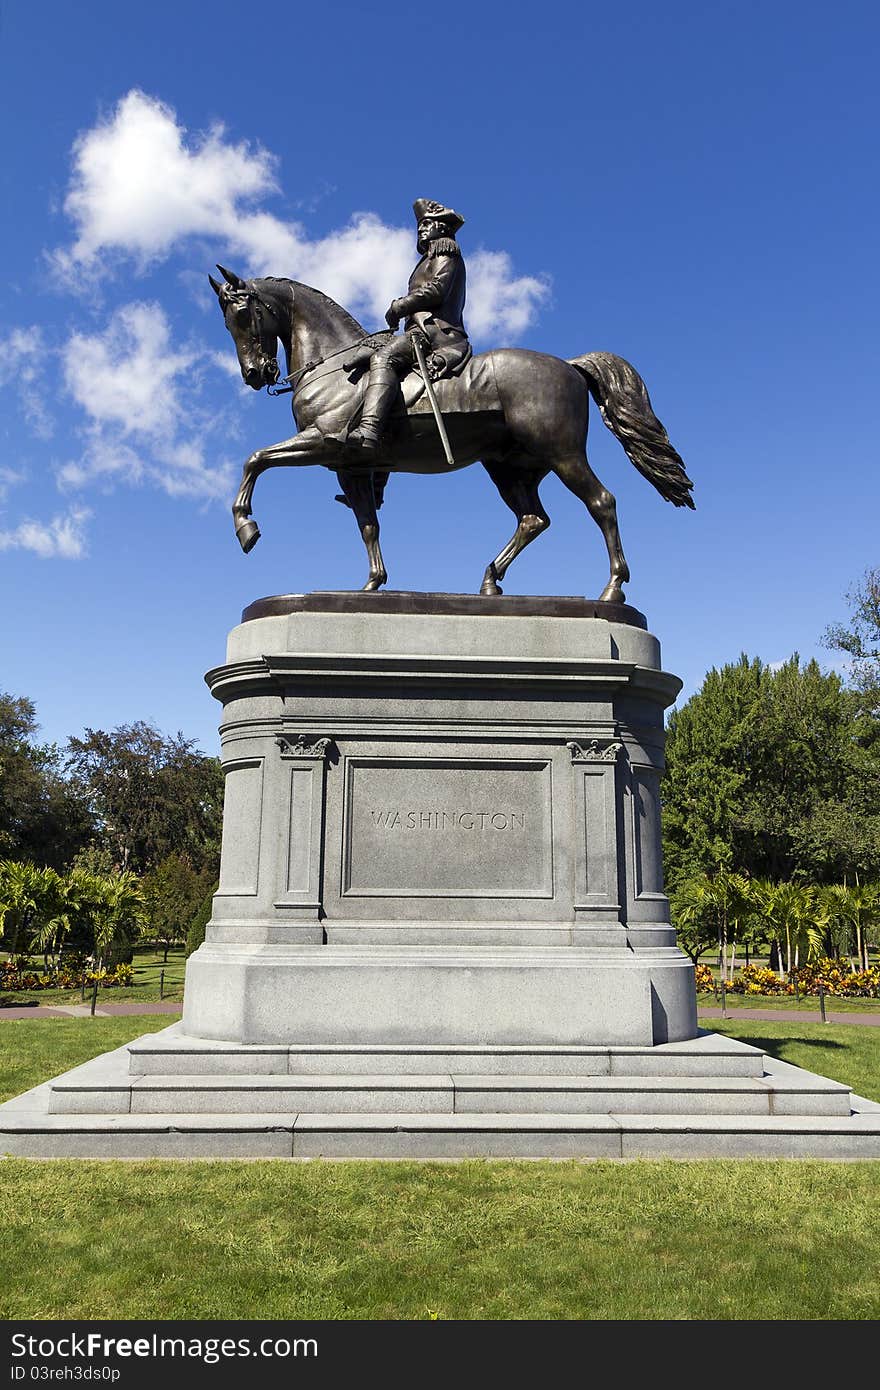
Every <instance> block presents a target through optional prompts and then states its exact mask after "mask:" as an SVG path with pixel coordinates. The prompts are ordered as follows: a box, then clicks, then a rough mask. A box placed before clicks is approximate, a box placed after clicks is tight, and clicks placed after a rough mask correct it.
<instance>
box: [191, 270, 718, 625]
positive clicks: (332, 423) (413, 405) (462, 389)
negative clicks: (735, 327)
mask: <svg viewBox="0 0 880 1390" xmlns="http://www.w3.org/2000/svg"><path fill="white" fill-rule="evenodd" d="M218 269H219V270H220V272H221V274H222V275H223V277H224V280H225V283H224V284H222V285H221V284H219V283H218V282H217V281H216V280H215V279H214V278H213V277H211V276H209V279H210V280H211V285H212V287H213V289H214V291H215V293H216V295H217V298H218V300H219V303H220V308H221V310H222V311H223V317H224V319H225V322H226V327H227V328H228V329H229V332H230V333H231V334H232V337H233V339H234V341H235V346H236V350H237V352H238V361H239V365H240V367H241V374H242V377H243V378H244V380H245V382H246V383H247V384H248V386H252V387H253V388H254V390H257V391H258V390H260V389H261V388H262V387H263V386H275V385H276V384H277V383H278V382H279V380H280V375H281V374H280V370H279V367H278V360H277V350H278V340H279V339H280V341H281V343H282V345H283V347H284V353H285V357H286V359H287V371H288V374H289V376H288V378H287V379H288V380H290V381H291V382H292V383H293V394H292V400H291V405H292V409H293V416H294V420H295V422H296V425H297V429H298V431H299V432H298V433H297V434H295V435H294V436H293V437H292V438H291V439H284V440H282V441H281V442H280V443H279V444H270V445H269V447H268V448H266V449H258V450H257V451H256V453H254V454H251V456H250V458H249V459H248V460H247V462H246V464H245V466H244V472H243V474H242V480H241V487H240V488H239V491H238V496H237V497H236V499H235V503H234V505H233V508H232V515H233V519H234V521H235V527H236V534H237V535H238V539H239V542H240V543H241V547H242V549H243V550H244V551H245V553H247V552H248V551H249V550H251V549H252V547H253V546H254V545H255V544H256V542H257V541H258V540H259V537H260V532H259V528H258V527H257V524H256V522H255V521H253V520H251V519H250V517H251V502H252V500H253V492H254V484H255V483H256V480H257V478H258V477H259V476H260V474H261V473H262V472H263V471H264V470H265V469H267V468H277V467H279V466H283V465H287V464H290V465H295V466H300V465H306V464H307V465H312V464H319V465H321V466H322V467H324V468H329V469H330V470H331V471H333V472H335V473H336V476H337V478H338V479H339V483H340V486H341V488H342V493H343V496H342V497H341V498H340V501H343V500H344V501H346V502H347V503H348V505H349V506H350V507H351V508H352V510H353V512H354V514H355V516H356V518H357V523H358V526H359V528H360V533H361V538H362V540H363V542H364V545H365V546H366V550H367V556H368V559H369V564H370V573H369V578H368V580H367V583H366V584H365V585H364V588H365V589H378V588H380V586H381V585H382V584H384V583H385V581H386V580H387V578H388V576H387V573H386V570H385V565H384V563H383V561H382V552H381V550H380V549H379V521H378V516H377V509H378V507H379V506H381V502H382V494H383V492H384V487H385V483H386V482H387V479H388V476H389V474H391V473H446V472H448V471H449V465H448V464H447V461H446V458H445V456H444V452H443V449H442V447H441V441H440V437H439V434H438V431H437V426H436V423H435V420H434V418H433V415H432V414H431V412H430V409H429V404H428V402H427V400H426V399H425V397H424V396H423V397H422V398H421V399H419V400H413V393H414V391H415V390H417V389H418V388H419V387H420V386H421V382H420V381H419V378H418V377H417V376H414V377H413V378H408V379H407V381H406V382H404V385H403V391H402V395H401V399H400V401H399V402H398V406H397V408H396V410H395V411H394V412H393V414H392V421H391V428H390V430H389V432H388V434H387V436H386V439H385V442H384V443H383V447H382V449H381V450H380V452H379V454H378V456H377V457H376V459H375V461H374V462H371V464H370V466H369V467H366V466H365V465H364V464H363V462H360V463H359V462H358V461H357V460H355V459H354V458H353V457H352V454H351V452H350V451H347V449H346V435H347V431H348V429H349V427H350V426H351V425H352V424H353V423H354V422H355V421H356V420H357V415H358V406H359V401H360V398H361V396H362V394H363V369H364V365H365V363H366V361H367V360H368V358H369V354H370V352H371V350H372V349H373V348H374V347H375V346H377V345H378V342H379V341H381V334H377V335H373V336H370V335H368V334H365V332H364V330H363V328H362V327H361V325H360V324H359V323H357V321H356V320H355V319H353V318H352V317H351V315H350V314H348V313H346V311H345V310H344V309H341V308H340V307H339V305H338V304H335V303H334V301H333V300H332V299H329V298H328V297H327V296H326V295H324V294H322V293H321V292H320V291H319V290H315V289H311V288H310V287H309V286H308V285H301V284H299V283H298V282H297V281H296V280H285V279H280V278H275V277H271V276H270V277H267V278H265V279H256V280H243V279H241V277H240V276H238V275H236V274H234V273H233V272H232V271H228V270H225V269H224V267H223V266H219V267H218ZM434 390H435V393H436V397H437V402H438V404H439V406H440V408H441V410H442V412H443V418H444V420H445V422H446V427H447V430H448V434H449V439H450V442H451V445H452V452H453V455H454V458H455V463H454V464H453V465H452V466H453V467H455V468H464V467H467V466H468V465H469V464H472V463H477V462H478V461H481V462H482V464H483V467H484V468H485V469H486V472H487V473H488V474H489V477H490V478H491V479H492V481H493V483H494V484H495V486H496V487H497V489H498V491H499V492H500V494H501V497H502V499H503V500H504V501H505V502H506V503H507V505H508V507H510V509H511V511H512V512H513V513H514V515H515V516H516V519H517V527H516V531H515V532H514V534H513V535H512V536H511V538H510V540H509V541H508V542H507V544H506V545H505V546H504V548H503V549H502V550H501V552H500V553H499V554H498V555H496V557H495V559H494V560H492V561H490V563H489V565H488V566H487V568H486V572H485V574H484V576H483V582H482V586H481V589H480V592H481V593H483V594H500V593H501V588H500V586H499V580H501V579H503V578H504V575H505V573H506V572H507V569H508V567H509V565H510V564H511V562H512V561H513V560H514V559H515V558H516V556H517V555H518V554H519V553H520V551H521V550H523V549H524V548H525V546H527V545H528V544H529V543H530V542H531V541H533V540H534V539H535V537H536V536H538V535H540V533H541V532H542V531H545V530H546V529H547V527H548V526H549V525H550V518H549V517H548V515H547V513H546V512H545V510H544V508H543V506H542V505H541V501H540V498H539V497H538V486H539V484H540V483H541V481H542V479H543V478H545V477H546V476H547V474H548V473H550V472H553V473H555V474H556V476H557V477H558V478H561V480H562V482H563V483H565V486H566V487H567V488H569V489H570V491H571V492H573V493H574V495H575V497H579V498H580V500H581V501H582V502H583V503H584V505H585V506H586V508H587V510H588V511H589V513H590V516H591V517H592V518H593V520H594V521H595V522H596V523H597V525H598V526H599V527H600V528H601V531H602V534H603V536H604V537H605V544H606V546H607V548H608V558H609V561H610V575H609V579H608V583H607V584H606V585H605V588H604V589H603V590H602V593H601V594H600V596H599V598H600V601H604V602H609V603H622V602H623V601H624V593H623V585H624V584H625V583H626V582H627V580H628V579H629V567H628V565H627V563H626V559H625V557H624V553H623V548H622V546H621V543H620V535H619V532H618V529H617V509H616V506H615V501H614V497H613V496H612V494H611V493H610V492H609V491H608V489H607V488H605V487H604V486H603V485H602V483H601V482H600V481H599V479H598V478H597V477H596V475H595V473H594V472H593V471H592V469H591V468H590V465H589V463H588V462H587V455H586V439H587V416H588V410H589V395H590V394H592V396H593V398H594V400H595V401H596V403H597V405H598V407H599V410H600V411H601V414H602V419H603V420H604V421H605V424H606V425H607V426H608V428H609V429H610V430H611V431H612V433H613V434H614V435H616V437H617V438H618V439H619V440H620V442H621V444H622V445H623V447H624V449H625V450H626V452H627V454H628V455H629V458H630V459H631V461H632V462H633V463H634V464H635V466H636V468H637V469H638V470H639V472H640V473H641V474H642V475H643V476H644V477H646V478H647V479H648V481H649V482H651V483H653V485H654V487H655V488H656V489H657V491H658V492H659V493H660V494H661V496H663V497H665V498H666V500H667V501H668V502H672V503H673V504H674V505H675V506H677V507H693V505H694V504H693V501H692V500H691V495H690V494H691V488H692V486H693V485H692V483H691V481H690V479H689V478H688V476H687V473H686V471H685V468H684V464H683V463H682V460H681V458H680V457H679V455H678V454H677V453H676V451H675V449H674V448H673V447H672V445H671V444H670V443H669V439H668V436H667V434H666V431H665V429H664V428H663V426H662V424H661V423H660V421H659V420H658V419H657V417H656V415H655V414H654V412H653V410H652V408H651V402H650V399H649V397H648V392H647V389H646V387H645V384H644V382H643V381H642V379H641V377H640V376H639V374H638V372H637V371H636V370H635V368H634V367H631V366H630V364H629V363H628V362H625V361H624V359H623V358H622V357H615V356H614V355H613V354H612V353H609V352H591V353H587V354H586V355H585V356H583V357H575V358H571V359H570V360H569V361H563V360H562V359H561V358H558V357H550V356H548V355H546V354H545V353H541V352H530V351H526V350H523V349H519V348H502V349H498V350H494V351H492V352H487V353H482V354H480V355H478V356H475V357H473V358H472V359H471V361H470V362H469V363H468V364H467V366H466V367H465V369H464V370H463V371H462V372H461V373H460V374H459V375H458V376H455V377H452V378H450V379H446V380H441V381H438V382H436V383H435V385H434Z"/></svg>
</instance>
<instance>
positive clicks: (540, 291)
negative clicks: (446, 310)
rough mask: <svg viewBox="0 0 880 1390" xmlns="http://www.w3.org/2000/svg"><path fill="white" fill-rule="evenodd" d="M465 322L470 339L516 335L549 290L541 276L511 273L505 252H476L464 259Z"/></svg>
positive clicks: (530, 318) (527, 323)
mask: <svg viewBox="0 0 880 1390" xmlns="http://www.w3.org/2000/svg"><path fill="white" fill-rule="evenodd" d="M468 270H469V272H470V274H469V282H468V284H469V294H468V312H467V324H468V328H469V330H470V332H471V334H472V335H473V337H474V338H483V339H485V338H489V337H494V336H495V335H496V334H501V335H508V334H509V335H510V336H511V337H514V338H516V337H519V336H520V334H522V333H524V332H525V331H526V329H527V328H528V327H529V325H530V324H532V323H534V321H535V318H536V316H537V311H538V309H539V307H540V305H541V304H542V303H543V301H544V300H545V299H546V298H547V295H548V294H549V292H550V282H549V280H548V278H547V277H546V276H545V275H542V276H535V275H520V276H515V275H514V274H513V264H512V262H511V259H510V256H509V255H508V254H507V252H506V251H483V250H480V251H477V252H475V254H473V255H472V256H470V258H469V261H468Z"/></svg>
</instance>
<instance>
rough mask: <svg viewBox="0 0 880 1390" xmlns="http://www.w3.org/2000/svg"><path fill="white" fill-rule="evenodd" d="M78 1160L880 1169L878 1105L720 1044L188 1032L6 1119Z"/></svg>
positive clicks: (24, 1102)
mask: <svg viewBox="0 0 880 1390" xmlns="http://www.w3.org/2000/svg"><path fill="white" fill-rule="evenodd" d="M0 1152H3V1153H7V1154H16V1155H21V1156H26V1157H34V1158H44V1157H81V1158H154V1157H155V1158H160V1157H161V1158H172V1157H179V1158H189V1157H193V1158H195V1157H217V1158H256V1157H265V1158H270V1157H273V1158H319V1157H326V1158H416V1159H421V1158H464V1157H497V1158H615V1159H627V1158H640V1157H646V1158H653V1157H657V1158H659V1157H668V1158H704V1157H766V1158H798V1157H811V1158H841V1159H858V1158H880V1105H877V1104H875V1103H873V1102H871V1101H867V1100H864V1099H862V1098H860V1097H858V1096H853V1095H852V1094H851V1093H850V1091H849V1090H848V1089H847V1088H846V1087H845V1086H842V1085H840V1084H839V1083H837V1082H835V1081H830V1080H828V1079H827V1078H825V1077H822V1076H817V1075H814V1074H813V1073H811V1072H807V1071H804V1070H802V1069H801V1068H798V1067H794V1066H791V1065H789V1064H787V1063H785V1062H780V1061H776V1060H775V1059H773V1058H770V1057H768V1056H767V1055H766V1054H765V1053H763V1052H762V1051H760V1050H759V1049H758V1048H754V1047H751V1046H749V1045H747V1044H745V1043H742V1042H738V1041H735V1040H733V1039H730V1038H725V1037H721V1036H719V1035H718V1034H711V1033H702V1034H700V1035H699V1036H698V1037H697V1038H695V1039H693V1040H692V1041H689V1042H679V1043H667V1044H663V1045H660V1046H655V1047H575V1046H563V1047H559V1046H552V1047H551V1046H547V1047H539V1046H525V1047H512V1046H491V1047H481V1046H462V1045H457V1046H443V1045H436V1046H411V1045H393V1044H389V1045H387V1046H382V1047H379V1046H372V1045H371V1046H362V1047H351V1046H338V1047H331V1046H324V1045H321V1046H296V1045H293V1046H278V1045H239V1044H233V1043H222V1042H210V1041H204V1040H202V1039H194V1038H188V1037H186V1036H185V1035H184V1034H183V1032H182V1031H181V1025H180V1024H174V1025H172V1026H171V1027H170V1028H166V1029H164V1030H163V1031H162V1032H159V1033H152V1034H148V1035H146V1036H144V1037H142V1038H139V1039H137V1040H136V1041H135V1042H132V1043H129V1044H128V1045H127V1046H125V1047H122V1048H118V1049H117V1050H116V1051H114V1052H109V1053H105V1054H104V1055H103V1056H101V1057H97V1058H95V1059H94V1060H93V1061H91V1062H87V1063H85V1064H84V1065H82V1066H79V1067H76V1068H74V1069H73V1070H72V1071H69V1072H66V1073H65V1074H64V1075H63V1076H59V1077H56V1078H55V1079H54V1080H52V1081H49V1082H46V1083H45V1084H44V1085H42V1086H38V1087H36V1088H34V1090H32V1091H29V1092H27V1093H26V1094H25V1095H23V1096H19V1097H17V1098H16V1099H15V1100H13V1101H8V1102H7V1103H6V1104H5V1105H2V1106H0Z"/></svg>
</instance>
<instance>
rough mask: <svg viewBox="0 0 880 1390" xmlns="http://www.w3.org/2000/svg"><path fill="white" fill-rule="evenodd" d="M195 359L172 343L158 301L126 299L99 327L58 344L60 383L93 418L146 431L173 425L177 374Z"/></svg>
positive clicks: (178, 409)
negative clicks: (105, 322) (97, 331)
mask: <svg viewBox="0 0 880 1390" xmlns="http://www.w3.org/2000/svg"><path fill="white" fill-rule="evenodd" d="M194 360H195V358H194V354H193V353H192V352H186V351H181V350H179V349H177V350H175V349H174V348H173V347H172V344H171V327H170V324H169V322H168V319H167V317H166V314H165V311H164V309H162V307H161V305H159V304H125V305H123V306H122V308H121V309H118V310H117V311H116V313H115V314H114V315H113V317H112V318H111V320H110V322H109V323H108V325H107V327H106V328H105V329H104V331H103V332H101V333H95V334H86V333H79V332H77V333H73V334H72V335H71V336H70V338H69V339H68V341H67V343H66V345H65V346H64V348H63V350H62V367H63V372H64V381H65V385H66V386H67V389H68V391H69V392H70V394H71V395H72V396H73V398H74V400H75V401H76V402H77V404H78V405H80V406H82V408H83V410H85V412H86V414H87V415H88V416H89V417H90V418H91V419H92V420H93V421H95V422H96V423H98V424H102V425H104V424H115V425H118V426H119V428H120V429H121V430H122V432H123V433H124V434H131V433H136V434H146V435H150V436H155V435H162V434H167V433H168V431H169V430H173V429H175V428H176V426H177V424H178V421H179V420H180V417H181V414H182V407H181V403H180V398H179V394H178V378H179V377H180V375H181V374H182V373H183V372H184V371H186V370H187V369H188V368H190V367H191V366H192V365H193V362H194Z"/></svg>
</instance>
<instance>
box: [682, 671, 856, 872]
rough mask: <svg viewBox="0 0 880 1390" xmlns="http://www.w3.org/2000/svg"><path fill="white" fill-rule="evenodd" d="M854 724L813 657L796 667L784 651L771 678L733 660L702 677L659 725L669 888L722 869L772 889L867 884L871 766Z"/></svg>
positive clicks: (838, 690) (834, 680) (850, 708)
mask: <svg viewBox="0 0 880 1390" xmlns="http://www.w3.org/2000/svg"><path fill="white" fill-rule="evenodd" d="M860 720H861V715H860V713H859V710H858V709H857V707H856V705H855V703H854V701H853V698H852V696H851V694H850V692H848V691H846V690H844V688H843V686H842V683H841V681H840V678H839V676H837V675H835V674H834V673H823V672H822V671H821V670H820V668H819V666H818V664H817V663H816V662H815V661H810V662H807V663H806V664H805V665H803V666H801V664H800V661H799V658H798V657H797V656H796V655H795V656H793V657H792V658H791V659H790V660H789V661H787V662H785V663H783V665H782V666H781V667H779V668H778V669H773V670H771V669H770V668H769V667H768V666H765V665H764V664H763V663H762V662H761V661H759V660H757V659H751V660H750V659H749V658H748V657H746V656H745V655H744V656H742V657H741V658H740V660H739V662H737V663H734V664H732V665H728V666H724V667H722V668H721V670H720V671H718V670H714V669H713V670H712V671H710V672H709V674H708V675H707V677H706V680H705V682H704V684H703V687H702V689H701V690H699V691H698V692H697V694H696V695H694V696H693V697H692V698H691V699H690V700H689V701H688V702H687V703H686V704H685V705H684V706H682V708H681V709H680V710H673V711H672V714H671V715H670V719H669V727H668V737H667V747H666V757H667V771H666V774H665V776H664V779H663V787H662V795H663V829H664V855H665V863H666V871H667V879H668V882H669V883H670V885H671V886H673V887H674V886H675V884H676V882H678V881H680V880H681V879H684V878H691V877H694V876H695V875H697V874H699V873H701V872H704V873H709V874H712V873H714V871H715V868H716V866H717V865H719V864H722V863H730V864H732V865H733V866H735V867H736V868H737V869H738V870H741V871H743V872H746V873H748V874H749V875H750V876H751V877H760V878H767V879H770V880H772V881H774V882H781V881H786V880H790V879H794V878H795V877H798V876H800V877H803V878H808V879H813V880H816V881H819V882H829V881H832V880H834V879H840V878H842V877H843V876H844V874H849V875H850V876H852V875H853V874H854V873H855V872H856V871H857V870H859V871H860V872H862V874H863V875H864V876H865V877H874V876H875V874H874V873H873V872H872V870H873V868H874V866H875V865H876V866H877V868H878V870H880V820H878V797H877V795H876V793H877V787H878V771H880V758H878V757H877V756H876V755H875V754H874V753H873V752H872V751H871V750H869V749H867V748H866V746H865V742H864V739H863V736H862V728H861V723H860ZM869 788H873V793H872V792H871V791H870V790H869ZM872 795H873V817H872V814H871V797H872Z"/></svg>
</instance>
